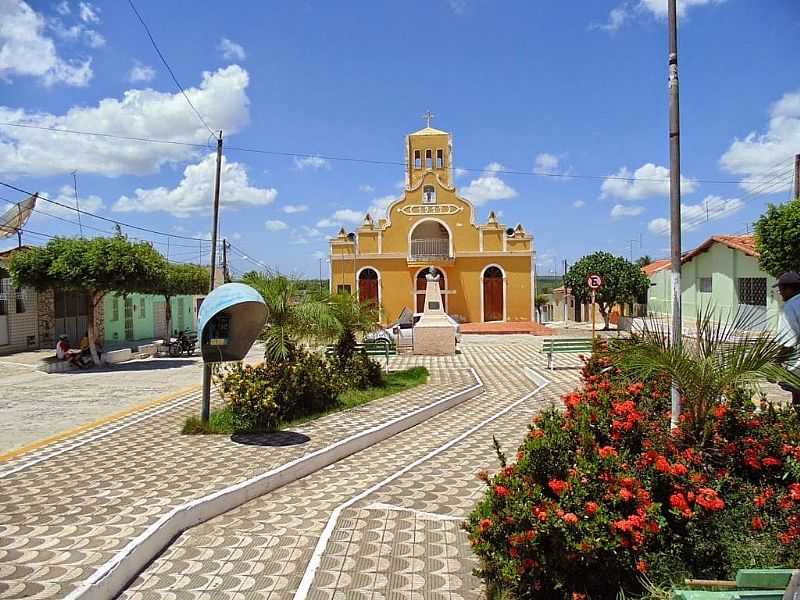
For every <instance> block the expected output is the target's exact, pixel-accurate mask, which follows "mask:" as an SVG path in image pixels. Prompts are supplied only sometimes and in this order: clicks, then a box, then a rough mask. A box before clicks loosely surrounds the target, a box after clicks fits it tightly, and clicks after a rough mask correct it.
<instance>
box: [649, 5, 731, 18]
mask: <svg viewBox="0 0 800 600" xmlns="http://www.w3.org/2000/svg"><path fill="white" fill-rule="evenodd" d="M723 2H725V0H678V1H677V5H676V8H677V12H678V16H679V17H685V16H686V13H687V12H688V11H689V9H690V8H692V7H695V6H708V5H714V4H722V3H723ZM667 6H668V3H667V0H639V4H638V5H637V8H639V9H641V10H644V11H647V12H649V13H650V14H652V15H653V16H655V17H657V18H659V19H666V18H667Z"/></svg>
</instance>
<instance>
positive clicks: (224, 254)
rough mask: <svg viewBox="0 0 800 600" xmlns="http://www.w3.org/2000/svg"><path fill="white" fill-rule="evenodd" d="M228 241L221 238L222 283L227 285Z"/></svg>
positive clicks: (228, 278) (228, 279)
mask: <svg viewBox="0 0 800 600" xmlns="http://www.w3.org/2000/svg"><path fill="white" fill-rule="evenodd" d="M228 281H230V277H228V240H226V239H225V238H222V283H228Z"/></svg>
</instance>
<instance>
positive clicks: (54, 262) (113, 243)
mask: <svg viewBox="0 0 800 600" xmlns="http://www.w3.org/2000/svg"><path fill="white" fill-rule="evenodd" d="M166 266H167V261H166V260H164V257H163V256H161V255H160V254H159V253H158V252H157V251H156V250H154V249H153V248H152V246H150V245H149V244H147V243H146V242H130V241H128V240H127V239H126V238H124V237H122V236H114V237H107V238H106V237H97V238H91V239H82V238H81V239H72V238H54V239H52V240H50V241H49V242H48V243H47V245H46V246H42V247H37V248H29V249H27V250H24V251H21V252H17V253H16V254H14V255H13V256H12V258H11V260H10V261H9V271H10V272H11V277H12V279H13V280H14V285H16V286H22V285H29V286H32V287H35V288H37V289H39V290H41V289H46V288H49V287H54V288H60V289H68V290H76V291H86V292H90V293H93V294H101V295H102V294H104V293H106V292H119V293H123V294H128V293H135V292H141V293H148V292H150V291H151V290H152V289H153V288H155V287H156V286H157V285H158V284H159V282H160V281H162V280H163V279H164V273H165V270H166Z"/></svg>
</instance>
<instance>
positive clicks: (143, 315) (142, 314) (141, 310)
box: [139, 296, 147, 319]
mask: <svg viewBox="0 0 800 600" xmlns="http://www.w3.org/2000/svg"><path fill="white" fill-rule="evenodd" d="M144 302H145V299H144V296H142V297H141V298H140V299H139V318H140V319H144V318H146V317H147V314H146V313H145V310H144Z"/></svg>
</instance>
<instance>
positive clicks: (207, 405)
mask: <svg viewBox="0 0 800 600" xmlns="http://www.w3.org/2000/svg"><path fill="white" fill-rule="evenodd" d="M221 173H222V131H221V130H220V132H219V137H218V138H217V176H216V180H215V182H214V213H213V216H212V217H211V218H212V224H211V278H210V285H209V288H208V293H209V294H210V293H211V292H213V291H214V284H215V283H216V282H215V281H214V280H215V276H216V272H217V228H218V227H219V187H220V174H221ZM198 333H200V334H202V332H198ZM200 343H201V344H202V338H201V340H200ZM210 416H211V363H204V364H203V404H202V408H201V412H200V418H201V419H202V421H203V423H208V418H209V417H210Z"/></svg>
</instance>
